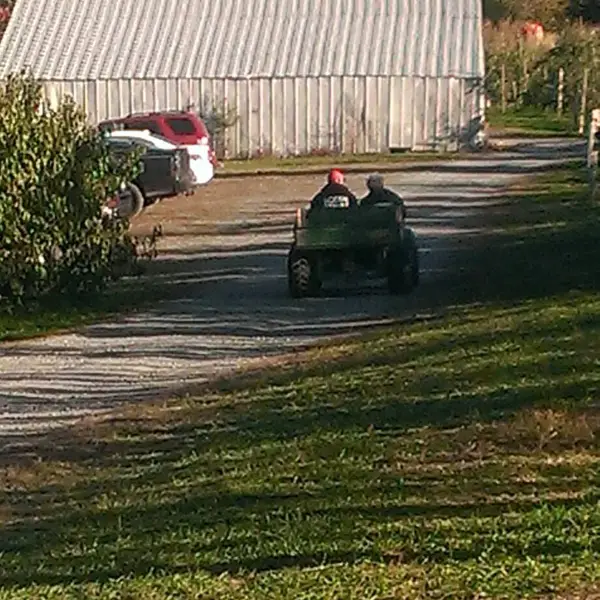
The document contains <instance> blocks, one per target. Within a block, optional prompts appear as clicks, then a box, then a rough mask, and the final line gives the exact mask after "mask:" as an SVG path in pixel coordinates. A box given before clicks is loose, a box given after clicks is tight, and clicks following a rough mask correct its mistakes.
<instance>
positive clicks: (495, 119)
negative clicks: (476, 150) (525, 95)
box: [486, 106, 577, 137]
mask: <svg viewBox="0 0 600 600" xmlns="http://www.w3.org/2000/svg"><path fill="white" fill-rule="evenodd" d="M486 117H487V120H488V122H489V124H490V127H491V128H492V131H493V132H494V133H496V134H500V135H515V136H521V137H523V136H529V137H556V136H560V137H571V136H576V135H577V128H576V127H575V124H574V123H573V118H572V116H571V115H570V114H569V113H568V112H567V113H566V114H563V116H559V115H558V114H557V113H556V112H554V111H543V110H540V109H538V108H528V107H525V108H522V109H509V110H507V111H506V112H505V113H503V112H502V110H501V109H500V108H499V107H497V106H495V107H492V108H488V109H487V111H486Z"/></svg>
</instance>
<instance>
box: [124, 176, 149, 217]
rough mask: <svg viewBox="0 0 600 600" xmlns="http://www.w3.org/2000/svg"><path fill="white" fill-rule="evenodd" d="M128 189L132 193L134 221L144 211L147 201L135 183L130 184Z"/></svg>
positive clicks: (132, 215)
mask: <svg viewBox="0 0 600 600" xmlns="http://www.w3.org/2000/svg"><path fill="white" fill-rule="evenodd" d="M127 188H128V189H129V192H130V193H131V218H132V219H133V218H134V217H137V216H138V215H139V214H140V213H141V212H142V211H143V210H144V206H145V205H146V201H145V199H144V194H142V190H140V188H139V187H138V186H137V185H135V183H128V184H127Z"/></svg>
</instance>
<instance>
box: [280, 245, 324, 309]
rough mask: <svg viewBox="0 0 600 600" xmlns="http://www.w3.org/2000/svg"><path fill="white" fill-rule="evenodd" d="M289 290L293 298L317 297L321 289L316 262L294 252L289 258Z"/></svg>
mask: <svg viewBox="0 0 600 600" xmlns="http://www.w3.org/2000/svg"><path fill="white" fill-rule="evenodd" d="M288 288H289V292H290V295H291V296H292V298H306V297H308V296H312V295H315V294H316V293H317V292H318V291H319V288H320V281H319V279H318V276H317V273H316V269H315V265H314V262H313V261H312V260H311V259H310V257H309V256H308V255H306V254H302V253H297V252H294V251H292V252H291V253H290V255H289V258H288Z"/></svg>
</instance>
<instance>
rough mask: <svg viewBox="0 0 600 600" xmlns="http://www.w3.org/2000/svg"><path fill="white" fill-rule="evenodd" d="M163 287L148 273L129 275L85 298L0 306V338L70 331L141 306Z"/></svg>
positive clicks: (163, 292) (162, 292)
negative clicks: (10, 307)
mask: <svg viewBox="0 0 600 600" xmlns="http://www.w3.org/2000/svg"><path fill="white" fill-rule="evenodd" d="M166 294H167V291H166V290H163V289H161V288H160V286H157V285H153V284H152V282H151V281H148V278H147V277H144V276H139V277H130V278H127V279H123V280H121V281H118V282H116V283H113V284H111V285H109V286H108V289H107V290H105V291H104V292H102V293H100V294H99V295H97V296H93V297H91V298H85V299H77V300H74V299H71V298H68V297H63V298H58V299H55V300H53V301H51V302H47V303H45V304H42V305H40V304H36V305H26V306H24V307H21V308H15V309H12V310H6V309H5V308H2V309H0V342H9V341H17V340H25V339H31V338H36V337H43V336H48V335H51V334H53V333H61V332H65V331H71V330H73V329H76V328H78V327H81V326H83V325H89V324H91V323H97V322H99V321H102V320H104V319H108V318H109V317H114V316H118V315H123V314H127V313H130V312H132V311H137V310H141V309H143V308H145V307H148V306H150V305H152V303H153V302H154V301H155V300H158V299H160V298H162V297H164V296H165V295H166Z"/></svg>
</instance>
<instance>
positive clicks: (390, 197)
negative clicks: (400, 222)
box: [360, 188, 406, 219]
mask: <svg viewBox="0 0 600 600" xmlns="http://www.w3.org/2000/svg"><path fill="white" fill-rule="evenodd" d="M380 202H385V203H387V202H389V203H391V204H395V205H396V206H401V207H402V218H403V219H404V218H406V206H405V205H404V200H402V198H401V196H399V195H398V194H396V192H393V191H392V190H390V189H389V188H383V189H381V190H371V191H370V192H369V193H368V194H367V195H366V196H365V197H364V198H363V199H362V200H361V201H360V205H361V206H373V205H374V204H378V203H380Z"/></svg>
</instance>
